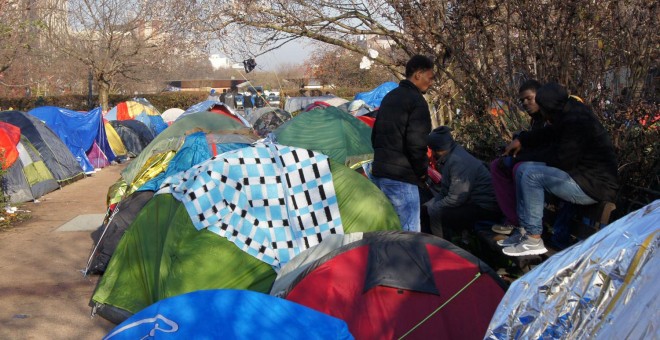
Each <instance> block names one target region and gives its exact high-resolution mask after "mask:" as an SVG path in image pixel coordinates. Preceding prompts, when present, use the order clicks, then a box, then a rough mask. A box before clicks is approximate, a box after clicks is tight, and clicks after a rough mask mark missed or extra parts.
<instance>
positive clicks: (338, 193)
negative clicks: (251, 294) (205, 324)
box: [92, 147, 400, 322]
mask: <svg viewBox="0 0 660 340" xmlns="http://www.w3.org/2000/svg"><path fill="white" fill-rule="evenodd" d="M245 149H257V151H261V150H263V149H264V148H261V149H259V148H255V147H248V148H244V149H240V150H236V151H237V152H238V151H242V150H245ZM301 150H302V151H301ZM298 151H300V152H301V154H304V153H308V154H313V153H311V152H309V151H307V150H303V149H298ZM234 153H236V152H234V151H232V152H228V153H225V154H223V155H222V156H219V157H216V159H212V160H209V161H207V162H204V163H202V164H200V165H198V166H197V167H193V168H191V169H190V170H189V171H186V172H184V173H179V174H177V175H174V176H172V177H170V178H168V180H167V181H166V182H165V183H164V184H163V186H161V190H160V191H159V193H160V194H158V195H156V196H154V197H153V198H152V199H151V200H150V201H149V202H148V203H147V204H146V205H145V207H144V208H143V209H142V210H141V211H140V212H139V213H138V215H137V217H136V219H135V221H134V222H133V223H132V224H131V225H130V226H129V228H128V230H127V231H126V232H125V234H124V236H123V237H122V239H121V241H120V243H119V245H118V246H117V249H116V250H115V253H114V254H113V256H112V259H111V260H110V263H109V265H108V268H107V269H106V272H105V274H104V276H103V277H102V279H101V280H100V281H99V285H98V287H97V289H96V291H95V292H94V295H93V296H92V302H93V304H94V306H95V310H96V312H97V313H98V314H99V315H101V316H103V317H105V318H107V319H109V320H110V321H113V322H121V321H123V320H124V319H125V318H126V317H128V316H130V315H131V314H133V313H136V312H138V311H139V310H141V309H143V308H145V307H146V306H148V305H150V304H152V303H154V302H156V301H158V300H161V299H164V298H167V297H170V296H174V295H179V294H183V293H187V292H191V291H195V290H200V289H212V288H232V289H248V290H254V291H258V292H263V293H267V292H268V291H269V290H270V287H271V285H272V283H273V281H274V280H275V277H276V269H275V268H276V267H275V266H272V265H271V264H269V263H268V262H266V261H265V260H263V259H262V258H260V257H259V255H263V254H254V253H251V252H250V251H249V250H245V248H242V247H241V245H243V246H245V247H247V246H250V244H251V241H252V239H250V240H246V239H245V238H241V237H240V236H237V235H239V232H243V231H244V230H245V229H243V228H249V227H251V226H252V220H248V218H249V216H257V215H255V213H254V211H253V210H254V208H245V209H247V210H245V211H242V210H241V209H243V208H241V207H246V206H247V205H246V203H245V201H244V197H245V196H244V195H246V192H247V194H249V192H248V189H247V188H246V187H248V186H249V185H248V184H246V183H250V178H248V177H243V178H242V177H241V176H240V174H239V175H237V173H236V171H235V170H236V168H232V169H231V170H230V171H228V172H227V173H226V174H224V175H219V176H215V177H214V175H212V174H211V171H209V170H207V169H208V167H209V166H211V165H214V164H220V165H222V164H225V163H226V159H225V158H223V157H228V156H227V155H228V154H234ZM282 157H283V158H282V159H283V160H284V159H286V157H285V156H282ZM275 158H276V157H275ZM275 158H271V157H270V156H267V157H263V158H261V161H260V162H256V163H268V162H269V161H271V160H272V161H276V159H275ZM239 160H240V161H241V162H243V163H241V164H245V163H247V164H255V163H254V162H251V161H250V160H249V159H248V161H247V162H246V161H244V160H243V159H240V158H239ZM306 161H307V160H303V161H296V162H294V163H286V164H289V165H295V166H297V165H300V164H305V162H306ZM286 164H285V165H286ZM329 164H330V166H329V171H330V173H331V176H330V177H331V182H326V184H328V183H330V185H332V187H330V188H331V190H330V191H334V196H333V197H331V196H332V195H330V192H329V191H328V190H327V187H326V191H325V193H326V194H327V195H328V197H329V198H328V200H330V201H331V200H334V199H336V206H337V208H338V214H339V216H340V220H341V226H340V228H342V231H341V232H343V233H352V232H370V231H378V230H400V222H399V220H398V217H397V215H396V213H395V211H394V208H393V207H392V205H391V204H390V203H389V201H388V200H387V198H386V197H385V196H384V195H383V194H382V193H381V192H380V190H378V188H377V187H376V186H374V185H373V184H372V183H371V182H370V181H369V180H368V179H366V178H364V176H362V175H360V174H359V173H357V172H355V171H353V170H351V169H349V168H347V167H345V166H343V165H341V164H338V163H337V162H334V161H332V160H330V161H329ZM265 167H267V164H266V165H264V169H265ZM250 169H252V170H254V169H255V167H251V168H250ZM302 169H305V168H304V167H303V168H302ZM310 169H311V168H310ZM262 170H263V169H262ZM262 170H260V171H262ZM316 170H318V169H316ZM301 171H302V172H304V170H301ZM248 172H249V171H248ZM207 173H208V174H209V176H210V177H212V178H220V177H222V176H226V177H224V178H223V181H216V182H213V184H211V185H208V184H209V183H210V182H204V181H205V179H203V178H201V177H203V176H205V175H206V174H207ZM292 173H296V174H297V173H298V169H294V170H292ZM177 176H181V177H182V178H183V180H182V181H181V182H180V183H187V184H190V185H197V186H199V187H201V188H203V190H202V191H198V190H191V191H188V192H187V193H185V194H184V197H177V198H175V197H176V195H175V194H172V193H169V194H168V193H165V194H164V193H163V192H164V191H163V190H164V189H165V188H167V186H170V185H171V184H172V181H175V180H176V177H177ZM198 177H200V178H198ZM286 178H287V179H286V182H288V181H289V177H288V175H287V177H286ZM317 179H318V178H317ZM324 179H325V180H327V179H328V177H327V176H326V177H324ZM168 181H169V182H168ZM191 183H192V184H191ZM227 183H229V184H228V185H226V186H224V187H223V189H222V190H220V191H218V192H221V193H222V194H220V195H221V196H219V197H217V196H216V201H215V202H210V204H212V209H220V210H219V212H216V213H214V214H213V215H212V216H207V217H206V219H207V220H211V219H213V218H219V219H220V221H218V222H217V223H216V224H214V225H212V226H209V227H207V228H200V227H199V226H198V224H199V223H200V221H204V219H201V220H200V219H199V218H200V215H201V214H193V213H191V211H190V209H192V208H191V207H193V206H195V205H199V204H200V203H199V202H201V201H196V202H194V203H191V202H189V201H186V200H183V199H184V198H186V197H187V196H192V193H193V192H197V193H198V194H199V193H200V192H202V193H203V191H204V190H206V189H207V188H210V187H218V186H220V184H227ZM236 183H239V184H242V185H237V184H236ZM258 183H259V181H258V180H257V182H256V184H257V185H256V186H255V187H259V184H258ZM266 183H273V182H272V181H266ZM306 183H308V184H305V185H311V184H309V183H316V180H311V181H308V182H306ZM278 185H279V186H283V185H284V184H282V183H279V184H278ZM278 185H275V186H274V187H272V188H277V186H278ZM230 186H231V187H230ZM234 187H236V188H241V189H243V192H240V191H238V190H234V191H231V190H229V189H232V188H234ZM172 190H174V189H172ZM285 190H286V189H285ZM273 191H277V190H272V191H271V190H269V192H273ZM184 192H185V191H184ZM252 195H255V194H254V193H252ZM257 195H258V193H257ZM292 195H293V196H296V197H297V198H299V199H300V201H298V203H292V204H293V206H295V211H302V212H305V211H314V209H316V211H317V215H316V216H317V217H316V218H319V219H323V217H322V216H320V215H318V213H323V212H324V211H327V209H328V206H327V205H325V204H326V203H327V202H326V201H324V200H321V199H318V198H314V197H316V196H314V195H311V196H308V195H306V194H303V193H293V194H292ZM293 196H289V198H291V197H293ZM278 197H280V198H278ZM198 198H199V197H198ZM263 198H264V199H263V200H257V201H263V202H264V204H265V206H268V205H269V203H266V201H268V202H271V203H270V204H271V205H272V204H273V203H272V202H278V201H279V202H280V203H281V204H283V205H284V204H285V203H284V202H285V201H286V200H287V198H281V196H275V197H271V196H267V197H263ZM177 199H182V201H179V200H177ZM295 199H296V198H294V201H295ZM305 200H307V202H310V203H309V205H304V204H303V205H300V202H304V201H305ZM221 201H222V202H221ZM223 202H224V204H221V203H223ZM213 204H215V205H213ZM275 205H277V203H275ZM219 206H220V208H218V207H219ZM253 206H254V204H252V203H251V204H250V207H253ZM287 207H288V206H287ZM225 208H226V209H227V210H223V209H225ZM262 208H263V206H262ZM274 208H277V207H274ZM280 208H281V207H280ZM290 209H294V208H293V207H290ZM213 211H214V212H215V211H218V210H213ZM223 211H224V212H226V214H223ZM239 216H241V217H239ZM246 216H247V217H246ZM326 216H327V215H326ZM193 219H194V220H195V221H193ZM273 220H275V219H267V220H264V221H263V222H264V223H265V224H268V225H269V226H270V225H271V224H272V223H273ZM223 221H224V222H223ZM255 221H256V220H255ZM289 221H290V222H289V223H295V222H294V221H293V219H291V220H289ZM335 221H337V219H335ZM225 222H226V223H228V224H225ZM245 222H247V223H245ZM315 222H316V220H315ZM255 223H256V222H255ZM284 225H285V226H287V225H288V224H286V223H285V224H284ZM315 226H317V224H316V223H314V224H313V225H312V224H304V225H303V227H302V232H303V233H306V232H307V231H309V230H314V229H315ZM198 229H200V230H199V231H198ZM267 229H268V228H267ZM223 230H224V231H226V232H227V234H226V236H224V237H223V236H221V235H223V234H221V233H220V232H221V231H223ZM280 230H281V229H280ZM234 232H235V233H234ZM332 232H334V231H332ZM329 233H330V232H328V233H326V234H329ZM304 235H306V237H301V238H299V239H296V240H294V241H293V242H294V243H295V242H298V244H300V245H302V244H303V241H302V240H303V239H304V240H305V241H304V243H305V244H307V242H309V243H310V244H313V243H315V242H321V237H320V236H319V235H321V234H304ZM317 237H318V240H317ZM254 239H255V240H256V237H255V238H254ZM257 242H259V241H254V242H252V243H254V244H257V245H258V243H257ZM268 242H269V244H271V243H272V244H273V248H277V247H276V246H274V245H275V243H278V242H275V241H274V240H273V241H272V242H270V241H268ZM278 244H279V243H278ZM280 248H282V246H280ZM284 248H286V242H285V246H284ZM242 249H243V250H242ZM244 250H245V251H244ZM280 250H281V249H280ZM275 251H277V250H275ZM285 251H286V249H285Z"/></svg>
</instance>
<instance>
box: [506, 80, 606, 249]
mask: <svg viewBox="0 0 660 340" xmlns="http://www.w3.org/2000/svg"><path fill="white" fill-rule="evenodd" d="M536 102H537V103H538V105H539V106H540V107H541V111H542V112H543V114H544V115H545V116H546V117H547V119H548V121H549V122H550V124H549V125H547V126H545V127H544V128H542V129H538V130H534V131H528V132H523V133H521V134H520V136H519V137H518V138H517V139H514V140H513V141H512V142H511V144H509V145H508V146H507V147H506V150H505V154H512V155H513V156H516V155H517V153H518V152H519V151H520V150H521V149H524V148H527V147H538V146H542V145H552V146H553V148H551V150H552V152H551V153H548V154H546V160H545V163H539V162H526V163H522V164H521V165H520V167H519V168H518V169H517V171H516V198H517V202H518V204H517V211H518V217H519V220H520V226H521V227H522V228H524V232H522V233H512V235H511V236H510V237H509V239H507V240H505V242H504V243H505V244H514V245H512V246H509V247H505V248H504V249H503V250H502V251H503V252H504V254H506V255H510V256H523V255H537V254H543V253H545V252H546V251H547V249H546V248H545V246H544V245H543V240H542V239H541V233H542V231H543V225H542V219H543V204H544V192H545V191H548V192H550V193H551V194H553V195H555V196H557V197H559V198H561V199H562V200H565V201H568V202H571V203H574V204H580V205H590V204H594V203H597V202H599V201H608V202H613V201H614V200H615V196H616V192H617V190H618V181H617V162H616V155H615V153H614V147H613V145H612V141H611V139H610V136H609V134H608V132H607V130H606V129H605V128H604V127H603V125H602V124H601V123H600V121H599V120H598V118H597V117H596V116H595V115H594V114H593V112H592V111H591V109H590V108H589V107H588V106H586V105H584V104H583V103H581V102H580V101H578V100H577V99H575V98H573V97H569V95H568V92H567V91H566V89H565V88H564V87H562V86H561V85H559V84H557V83H549V84H546V85H544V86H542V87H541V88H539V89H538V91H537V92H536ZM514 240H517V242H513V241H514ZM507 241H511V242H507Z"/></svg>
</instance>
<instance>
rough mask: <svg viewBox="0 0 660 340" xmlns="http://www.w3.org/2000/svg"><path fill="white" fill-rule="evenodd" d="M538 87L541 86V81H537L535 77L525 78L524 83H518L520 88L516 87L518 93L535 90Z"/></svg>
mask: <svg viewBox="0 0 660 340" xmlns="http://www.w3.org/2000/svg"><path fill="white" fill-rule="evenodd" d="M540 87H541V83H539V82H538V81H537V80H536V79H527V80H525V82H524V83H522V85H520V88H519V89H518V93H521V92H523V91H527V90H532V91H534V92H536V91H537V90H538V89H539V88H540Z"/></svg>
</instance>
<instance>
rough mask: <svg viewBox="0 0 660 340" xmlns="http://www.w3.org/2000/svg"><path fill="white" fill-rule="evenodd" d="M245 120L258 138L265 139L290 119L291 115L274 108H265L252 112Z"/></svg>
mask: <svg viewBox="0 0 660 340" xmlns="http://www.w3.org/2000/svg"><path fill="white" fill-rule="evenodd" d="M247 119H248V122H249V123H250V125H251V126H252V127H253V128H254V131H255V132H256V133H257V134H258V135H259V136H261V137H265V136H266V135H268V134H269V133H271V132H273V130H275V129H277V128H278V127H279V126H280V125H282V124H283V123H284V122H286V121H288V120H289V119H291V114H290V113H288V112H286V111H284V110H282V109H279V108H276V107H270V106H266V107H262V108H258V109H256V110H253V111H252V113H251V114H250V115H249V116H248V117H247Z"/></svg>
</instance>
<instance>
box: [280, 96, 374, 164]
mask: <svg viewBox="0 0 660 340" xmlns="http://www.w3.org/2000/svg"><path fill="white" fill-rule="evenodd" d="M273 135H274V136H275V140H276V141H277V143H280V144H284V145H291V146H296V147H301V148H305V149H309V150H314V151H318V152H321V153H323V154H326V155H328V156H330V158H332V159H334V160H336V161H338V162H340V163H342V164H345V165H347V166H350V167H354V166H357V165H359V164H361V162H364V161H367V160H370V159H372V158H373V153H374V150H373V148H372V147H371V129H370V128H369V127H368V126H367V125H365V124H364V123H362V122H361V121H359V120H358V119H357V118H355V117H353V116H351V115H350V114H348V113H346V112H344V111H341V110H339V109H337V108H335V107H327V108H325V109H315V110H311V111H308V112H303V113H300V114H299V115H297V116H295V117H293V118H292V119H291V120H289V121H287V122H285V123H284V124H282V125H281V126H280V127H279V128H277V129H276V130H275V131H273Z"/></svg>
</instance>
